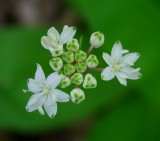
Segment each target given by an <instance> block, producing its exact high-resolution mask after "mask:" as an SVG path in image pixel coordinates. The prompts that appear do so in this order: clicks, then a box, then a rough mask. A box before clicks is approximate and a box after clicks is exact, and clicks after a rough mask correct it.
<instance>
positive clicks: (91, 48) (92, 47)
mask: <svg viewBox="0 0 160 141" xmlns="http://www.w3.org/2000/svg"><path fill="white" fill-rule="evenodd" d="M93 49H94V46H91V47H90V48H89V50H88V51H87V56H89V55H90V54H91V52H92V50H93Z"/></svg>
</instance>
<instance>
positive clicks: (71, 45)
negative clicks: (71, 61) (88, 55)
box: [67, 38, 79, 52]
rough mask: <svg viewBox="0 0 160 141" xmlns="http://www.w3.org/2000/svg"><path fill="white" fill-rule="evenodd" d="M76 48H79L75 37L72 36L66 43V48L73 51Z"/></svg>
mask: <svg viewBox="0 0 160 141" xmlns="http://www.w3.org/2000/svg"><path fill="white" fill-rule="evenodd" d="M78 49H79V43H78V40H77V39H74V38H73V39H72V40H71V41H69V42H68V43H67V50H70V51H73V52H75V51H77V50H78Z"/></svg>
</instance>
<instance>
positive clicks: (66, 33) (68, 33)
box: [60, 25, 76, 44]
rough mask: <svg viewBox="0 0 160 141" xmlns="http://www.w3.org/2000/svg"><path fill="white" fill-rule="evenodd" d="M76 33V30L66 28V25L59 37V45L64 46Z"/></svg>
mask: <svg viewBox="0 0 160 141" xmlns="http://www.w3.org/2000/svg"><path fill="white" fill-rule="evenodd" d="M75 33H76V28H75V27H73V26H72V27H68V26H67V25H65V26H64V28H63V31H62V33H61V35H60V43H61V44H65V43H67V42H69V41H70V40H71V39H72V38H73V36H74V35H75Z"/></svg>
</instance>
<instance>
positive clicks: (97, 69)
mask: <svg viewBox="0 0 160 141" xmlns="http://www.w3.org/2000/svg"><path fill="white" fill-rule="evenodd" d="M88 69H89V70H93V71H98V72H102V71H103V70H104V68H88Z"/></svg>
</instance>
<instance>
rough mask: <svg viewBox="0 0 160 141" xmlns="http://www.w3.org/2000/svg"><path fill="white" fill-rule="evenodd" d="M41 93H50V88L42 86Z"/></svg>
mask: <svg viewBox="0 0 160 141" xmlns="http://www.w3.org/2000/svg"><path fill="white" fill-rule="evenodd" d="M43 92H44V93H45V94H50V93H51V88H50V87H49V86H48V85H44V86H43Z"/></svg>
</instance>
